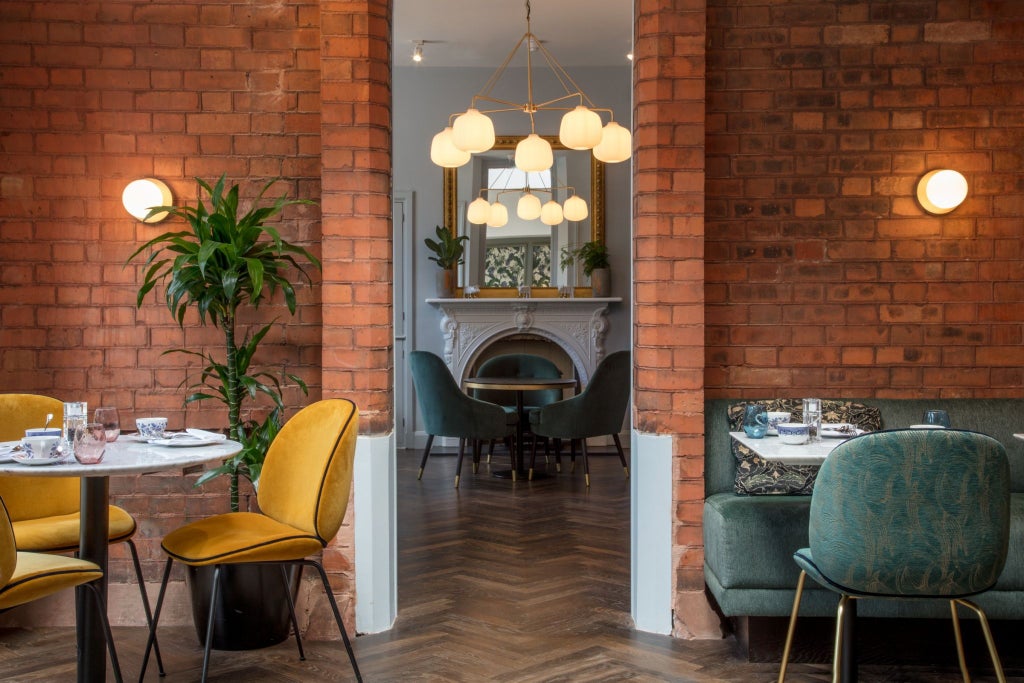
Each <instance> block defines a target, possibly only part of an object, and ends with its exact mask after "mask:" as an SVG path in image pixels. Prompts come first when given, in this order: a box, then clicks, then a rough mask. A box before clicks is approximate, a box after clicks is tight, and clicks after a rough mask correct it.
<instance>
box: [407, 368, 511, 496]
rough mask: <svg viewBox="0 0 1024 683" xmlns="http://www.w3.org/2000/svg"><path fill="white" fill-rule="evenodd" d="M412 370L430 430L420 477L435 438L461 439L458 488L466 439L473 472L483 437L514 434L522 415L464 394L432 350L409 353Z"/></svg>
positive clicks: (423, 413)
mask: <svg viewBox="0 0 1024 683" xmlns="http://www.w3.org/2000/svg"><path fill="white" fill-rule="evenodd" d="M409 369H410V370H412V382H413V386H414V387H415V389H416V399H417V401H418V402H419V406H420V413H421V414H422V415H423V422H424V424H425V427H426V431H427V445H426V447H425V448H424V449H423V458H422V460H420V471H419V476H418V477H417V478H422V477H423V470H424V468H425V467H426V466H427V458H428V457H429V456H430V448H431V446H433V444H434V437H435V436H448V437H456V438H458V440H459V459H458V462H457V463H456V465H455V488H458V487H459V478H460V476H461V474H462V458H463V455H464V454H465V451H466V441H467V440H468V441H470V442H471V444H472V448H473V471H474V472H476V470H477V466H478V465H479V462H480V442H481V440H487V441H490V440H491V439H505V438H506V437H509V436H512V435H513V434H515V428H516V424H517V423H518V421H519V416H518V415H516V412H515V411H514V410H513V411H512V412H506V411H505V410H504V409H503V408H502V407H501V406H499V405H495V404H493V403H488V402H486V401H481V400H479V399H475V398H473V397H472V396H468V395H467V394H464V393H463V392H462V390H461V389H459V385H458V384H456V383H455V378H453V377H452V373H451V372H449V371H448V367H447V366H446V365H445V364H444V361H443V360H441V359H440V358H439V357H438V356H437V355H435V354H433V353H430V352H429V351H413V352H412V353H410V354H409Z"/></svg>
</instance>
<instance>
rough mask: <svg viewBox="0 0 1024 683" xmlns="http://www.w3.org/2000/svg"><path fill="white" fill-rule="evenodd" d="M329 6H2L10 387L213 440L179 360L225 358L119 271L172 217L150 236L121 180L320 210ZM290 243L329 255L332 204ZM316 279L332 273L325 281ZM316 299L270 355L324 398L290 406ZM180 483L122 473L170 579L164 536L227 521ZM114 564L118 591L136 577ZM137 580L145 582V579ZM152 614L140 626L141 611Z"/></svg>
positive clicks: (2, 337)
mask: <svg viewBox="0 0 1024 683" xmlns="http://www.w3.org/2000/svg"><path fill="white" fill-rule="evenodd" d="M319 4H320V3H317V2H315V1H309V2H301V1H298V2H296V1H294V0H292V1H290V2H287V3H238V2H228V1H226V0H225V1H222V2H204V3H181V2H177V1H176V0H156V1H150V0H145V1H144V0H138V1H136V2H99V1H81V0H73V1H67V2H57V1H44V0H26V1H23V2H17V1H6V2H4V3H3V7H2V9H0V15H2V21H0V120H2V122H3V123H2V125H0V153H2V155H3V163H2V165H0V243H2V244H3V245H4V248H3V250H2V255H0V324H2V327H0V389H2V390H3V391H26V392H39V393H45V394H50V395H54V396H57V397H60V398H64V399H73V398H74V399H84V400H87V401H88V402H89V404H90V405H91V406H97V405H100V404H109V405H116V406H118V407H119V408H120V411H121V417H122V420H123V421H124V422H125V423H127V425H126V426H128V427H131V426H132V421H133V419H134V417H136V416H138V415H142V414H157V413H159V414H164V415H167V416H168V417H170V425H171V427H175V428H180V427H182V426H184V425H185V424H186V422H187V424H188V425H189V426H200V427H218V426H222V424H223V414H222V413H221V412H220V411H218V410H216V409H215V408H214V407H213V405H212V404H211V405H208V406H203V407H202V408H194V407H193V408H190V409H189V410H188V412H187V414H186V412H185V411H184V410H183V408H182V398H183V396H184V390H183V389H182V388H180V387H179V384H180V383H181V382H182V381H183V380H184V379H185V378H186V376H187V374H186V370H185V368H186V360H185V358H184V357H182V356H178V355H172V356H162V355H161V354H162V352H163V351H164V350H165V349H168V348H171V347H178V346H187V347H189V348H192V349H197V348H201V347H203V346H204V345H207V344H216V343H217V342H218V340H219V339H220V338H221V336H220V334H219V332H218V331H217V330H214V329H201V328H198V327H197V326H196V325H195V320H194V318H190V319H189V320H188V321H186V325H185V329H184V330H181V329H179V328H178V327H177V325H175V324H174V323H173V321H172V320H171V317H170V314H169V312H168V311H167V309H166V307H165V306H164V305H163V304H162V303H161V302H160V301H159V300H157V299H156V298H153V297H150V298H149V299H147V302H146V303H145V305H144V306H143V307H142V308H141V309H139V310H137V309H136V307H135V293H136V290H137V285H138V283H139V282H140V280H141V277H142V276H141V272H142V267H141V266H140V265H132V266H129V267H127V268H125V267H124V266H123V264H124V262H125V259H126V258H127V257H128V255H129V254H131V252H132V251H133V250H135V249H136V248H137V247H138V246H140V245H141V244H142V243H143V242H144V241H145V240H148V239H150V238H151V237H153V236H155V235H157V234H159V233H160V232H161V231H163V230H165V229H176V227H175V226H174V224H173V223H163V224H161V225H159V226H156V227H151V226H144V225H142V224H141V223H137V222H136V221H135V220H134V219H132V218H130V217H129V216H128V215H127V214H126V213H125V212H124V210H123V208H122V207H121V202H120V194H121V191H122V189H123V187H124V185H125V184H126V183H127V182H128V181H130V180H132V179H134V178H138V177H144V176H149V175H153V176H156V177H158V178H161V179H163V180H165V181H166V182H168V184H169V185H170V186H171V188H172V190H173V192H174V198H175V201H176V202H178V203H186V202H189V203H190V202H192V201H194V199H195V197H196V189H197V188H196V186H195V183H194V182H193V181H192V180H191V178H192V177H194V176H200V177H203V178H205V179H215V178H216V177H217V176H218V175H219V174H221V173H226V174H227V176H228V179H229V181H235V182H241V183H242V189H243V196H244V197H252V196H253V195H254V194H255V193H256V192H257V191H258V190H259V189H260V187H261V186H262V185H263V184H264V183H265V182H266V181H267V180H268V179H270V178H273V177H275V176H282V177H284V178H286V179H287V181H284V182H281V183H279V184H278V185H276V186H275V187H274V188H273V190H272V191H271V193H270V194H271V195H272V196H277V195H279V194H282V193H287V194H288V195H289V196H291V197H307V198H312V199H317V200H319V199H320V185H321V154H320V147H321V110H320V88H321V73H320V59H321V54H320V51H321V43H320V41H321V32H320V28H321V27H320V19H321V14H320V7H319ZM277 226H278V227H279V228H280V230H281V232H282V234H283V235H284V236H285V237H286V238H287V239H291V240H293V241H298V242H302V243H305V244H307V245H309V246H310V247H311V249H312V250H313V251H314V252H319V251H320V247H319V241H320V232H321V231H320V209H319V208H318V207H301V208H299V207H295V208H293V209H290V210H288V211H287V212H286V213H285V215H284V218H283V219H282V220H281V221H280V222H279V223H277ZM317 280H319V277H317ZM320 296H321V289H320V288H319V287H314V288H309V287H308V286H303V287H301V288H300V290H299V292H298V300H299V310H298V313H297V315H296V316H295V317H294V318H289V317H288V316H287V311H286V310H285V311H284V312H282V309H283V307H281V306H277V307H271V306H268V307H266V308H265V309H262V310H261V312H260V314H259V315H258V316H256V317H251V316H250V320H252V322H262V321H267V320H270V319H272V318H275V317H278V318H280V319H281V321H282V323H283V324H282V326H281V327H280V328H279V329H278V330H277V331H275V332H274V333H272V334H271V335H270V336H268V337H267V340H266V342H265V343H264V346H263V350H262V351H261V353H260V356H259V358H260V359H261V360H262V361H263V362H265V363H267V364H269V365H270V366H271V367H272V368H274V369H275V370H282V369H285V368H286V369H287V370H288V371H289V372H292V373H295V374H298V375H300V376H302V377H303V378H304V379H305V380H306V382H308V383H309V385H310V396H309V397H308V398H306V397H303V396H302V395H301V393H300V392H299V391H298V390H297V389H296V388H295V387H289V388H288V389H287V391H286V400H287V402H288V405H289V408H290V411H293V410H294V409H296V408H298V407H299V406H300V405H303V404H305V403H307V402H309V401H311V400H315V399H317V398H319V397H320V395H321V392H322V389H321V373H320V365H321V309H320ZM190 481H191V480H186V479H183V478H181V477H176V476H167V477H141V478H138V479H133V478H119V479H115V480H114V481H112V490H113V492H114V499H115V501H116V502H117V503H119V504H122V505H124V506H125V507H126V508H128V509H129V510H130V511H132V512H133V513H136V514H137V515H138V516H139V518H140V520H142V531H141V534H140V535H141V537H142V538H141V539H140V541H141V542H140V546H141V547H140V550H141V552H142V555H143V558H144V564H145V571H146V573H147V575H148V576H150V577H153V578H154V579H155V578H156V577H158V576H159V566H162V562H163V558H162V555H161V553H160V549H159V539H160V537H161V536H162V535H163V534H164V533H166V531H167V530H169V529H171V528H174V527H175V526H177V525H179V524H181V523H182V522H183V521H184V520H185V519H186V518H193V517H200V516H205V515H208V514H210V513H212V512H223V511H225V510H226V500H225V497H224V494H223V486H222V485H220V484H215V485H212V486H208V487H204V488H203V489H202V490H199V491H196V490H192V489H191V488H190ZM125 557H126V556H125V555H124V554H123V553H121V551H120V550H114V551H113V560H114V561H113V563H112V579H113V581H123V580H126V577H127V576H130V575H131V570H130V568H129V567H128V563H127V561H126V560H125V559H124V558H125ZM131 580H132V581H134V578H132V579H131ZM140 616H141V614H140Z"/></svg>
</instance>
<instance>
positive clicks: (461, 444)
mask: <svg viewBox="0 0 1024 683" xmlns="http://www.w3.org/2000/svg"><path fill="white" fill-rule="evenodd" d="M465 454H466V440H465V439H459V459H458V460H457V461H456V463H455V488H459V478H460V477H461V476H462V457H463V456H464V455H465Z"/></svg>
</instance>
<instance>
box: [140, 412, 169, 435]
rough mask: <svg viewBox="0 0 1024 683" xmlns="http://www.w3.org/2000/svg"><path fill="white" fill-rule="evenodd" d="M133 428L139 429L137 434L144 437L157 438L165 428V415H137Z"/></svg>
mask: <svg viewBox="0 0 1024 683" xmlns="http://www.w3.org/2000/svg"><path fill="white" fill-rule="evenodd" d="M135 428H136V429H138V430H139V436H141V437H143V438H146V439H159V438H161V437H162V436H163V435H164V431H165V430H166V429H167V418H166V417H137V418H135Z"/></svg>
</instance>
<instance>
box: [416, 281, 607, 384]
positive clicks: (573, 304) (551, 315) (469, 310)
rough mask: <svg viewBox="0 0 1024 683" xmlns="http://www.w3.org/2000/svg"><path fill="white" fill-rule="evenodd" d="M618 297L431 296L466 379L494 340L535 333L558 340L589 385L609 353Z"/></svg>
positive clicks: (451, 363)
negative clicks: (613, 307) (610, 323)
mask: <svg viewBox="0 0 1024 683" xmlns="http://www.w3.org/2000/svg"><path fill="white" fill-rule="evenodd" d="M621 301H622V299H621V298H618V297H608V298H600V299H594V298H585V299H556V298H550V299H547V298H545V299H532V298H530V299H489V298H482V299H427V303H428V304H431V305H433V306H437V307H438V309H440V311H441V333H442V334H443V335H444V361H445V363H447V364H448V369H449V370H451V373H452V376H453V377H455V380H456V381H458V382H460V383H461V382H462V380H464V379H465V378H466V377H467V376H468V375H467V373H469V372H470V370H471V369H472V368H473V366H474V365H475V363H476V360H477V359H478V358H479V357H480V355H481V353H482V352H483V351H484V349H486V348H487V347H488V346H489V345H491V344H493V343H494V342H496V341H498V340H501V339H504V338H505V337H510V336H512V335H520V334H529V335H534V336H537V337H541V338H543V339H547V340H549V341H551V342H553V343H554V344H557V345H558V346H559V347H560V348H561V349H562V350H563V351H565V353H566V354H567V355H568V356H569V358H570V359H571V360H572V363H573V366H574V367H575V368H576V373H577V374H578V375H579V379H580V381H581V382H582V383H583V384H586V383H587V382H588V381H589V380H590V377H591V375H593V373H594V369H595V368H596V367H597V364H598V363H599V362H600V361H601V359H602V358H603V357H604V353H605V351H604V340H605V337H606V335H607V334H608V306H609V305H611V304H615V303H619V302H621Z"/></svg>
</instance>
